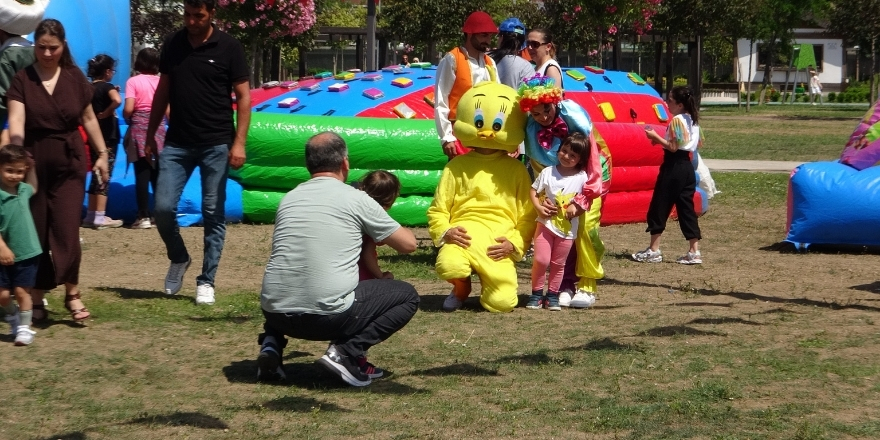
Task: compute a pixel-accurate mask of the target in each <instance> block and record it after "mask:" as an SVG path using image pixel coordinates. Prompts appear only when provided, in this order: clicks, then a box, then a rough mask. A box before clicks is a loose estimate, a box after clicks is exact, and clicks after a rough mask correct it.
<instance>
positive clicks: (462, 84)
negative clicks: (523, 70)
mask: <svg viewBox="0 0 880 440" xmlns="http://www.w3.org/2000/svg"><path fill="white" fill-rule="evenodd" d="M449 53H450V54H452V56H453V57H455V84H453V85H452V90H450V91H449V99H447V100H446V102H448V103H449V121H450V122H451V121H454V120H455V113H456V109H457V107H458V100H459V99H461V96H462V95H464V94H465V92H467V91H468V90H470V89H471V87H473V86H474V84H473V81H472V80H471V63H470V62H469V61H468V56H467V53H465V52H464V51H463V50H461V48H460V47H456V48H455V49H452V50H450V51H449ZM483 61H484V62H485V63H486V69H488V70H489V78H490V79H491V80H492V81H498V74H497V72H496V71H495V62H494V61H492V58H489V55H485V54H484V55H483Z"/></svg>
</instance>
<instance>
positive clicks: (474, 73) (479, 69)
mask: <svg viewBox="0 0 880 440" xmlns="http://www.w3.org/2000/svg"><path fill="white" fill-rule="evenodd" d="M461 30H462V32H464V43H463V44H462V45H461V46H459V47H456V48H455V49H452V50H451V51H449V53H447V54H446V56H445V57H443V59H442V60H440V64H438V65H437V82H436V83H435V85H434V123H435V124H437V135H439V136H440V143H441V144H442V145H443V154H445V155H446V156H448V157H449V159H452V158H453V157H455V156H456V155H458V154H462V153H463V152H465V151H466V150H464V148H463V147H461V145H460V144H458V146H456V144H457V142H456V139H455V136H454V135H453V134H452V124H453V123H454V122H455V108H456V106H457V105H458V100H459V98H461V95H463V94H464V93H465V92H467V91H468V90H470V88H471V87H473V86H474V85H475V84H478V83H480V82H482V81H493V82H498V73H497V70H496V67H495V61H493V60H492V58H490V57H489V56H488V55H486V52H487V51H488V50H489V46H490V45H491V44H492V38H493V37H494V36H495V35H496V34H497V33H498V26H495V22H494V21H493V20H492V17H491V16H489V14H487V13H485V12H483V11H477V12H474V13H472V14H471V15H469V16H468V18H467V20H465V22H464V26H462V28H461Z"/></svg>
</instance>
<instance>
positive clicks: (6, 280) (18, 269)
mask: <svg viewBox="0 0 880 440" xmlns="http://www.w3.org/2000/svg"><path fill="white" fill-rule="evenodd" d="M39 265H40V256H39V255H37V256H36V257H31V258H28V259H27V260H22V261H19V262H17V263H15V264H13V265H11V266H2V265H0V288H6V289H9V290H12V289H13V288H14V287H26V288H31V287H34V284H35V283H36V282H37V267H38V266H39Z"/></svg>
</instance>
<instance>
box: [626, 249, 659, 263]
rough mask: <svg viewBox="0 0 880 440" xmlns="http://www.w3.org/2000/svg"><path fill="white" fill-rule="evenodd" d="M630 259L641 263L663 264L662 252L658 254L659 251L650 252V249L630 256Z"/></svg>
mask: <svg viewBox="0 0 880 440" xmlns="http://www.w3.org/2000/svg"><path fill="white" fill-rule="evenodd" d="M632 258H633V260H636V261H639V262H642V263H661V262H663V252H660V249H657V250H656V251H652V250H651V248H647V249H645V250H643V251H639V252H636V253H634V254H632Z"/></svg>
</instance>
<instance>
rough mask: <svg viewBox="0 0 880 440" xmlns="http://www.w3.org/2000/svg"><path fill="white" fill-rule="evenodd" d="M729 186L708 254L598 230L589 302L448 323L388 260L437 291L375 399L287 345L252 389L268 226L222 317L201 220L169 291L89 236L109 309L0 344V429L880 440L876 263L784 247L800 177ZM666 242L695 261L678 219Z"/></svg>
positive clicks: (372, 392) (92, 295)
mask: <svg viewBox="0 0 880 440" xmlns="http://www.w3.org/2000/svg"><path fill="white" fill-rule="evenodd" d="M823 111H824V109H823ZM706 114H707V115H710V114H711V111H707V112H706ZM732 116H733V117H743V116H742V115H732ZM857 117H858V116H855V118H857ZM712 121H713V120H711V119H707V121H706V123H707V126H706V127H705V129H706V130H707V131H708V130H710V126H711V122H712ZM717 121H719V122H718V125H716V127H720V126H726V124H729V123H731V122H723V121H720V120H717ZM838 122H840V123H845V124H848V125H854V122H855V119H847V120H845V121H843V120H841V121H838ZM764 124H765V118H764V117H763V115H762V116H758V117H756V119H755V120H753V122H752V123H751V126H752V127H753V129H755V130H763V128H761V127H763V126H764ZM767 124H770V123H769V122H767ZM746 126H748V124H747V125H746ZM805 127H812V128H805V129H809V130H813V131H817V130H818V129H816V128H815V125H809V126H805ZM850 129H851V128H850ZM712 130H718V128H714V129H712ZM710 133H711V132H710ZM767 133H770V134H768V135H767V136H768V137H772V136H777V142H778V141H779V139H778V136H779V135H778V132H774V131H771V130H769V129H768V131H767ZM773 133H776V134H773ZM710 135H711V134H710ZM715 136H716V137H717V135H715ZM767 142H771V141H770V140H768V141H767ZM837 142H838V144H840V145H841V146H840V148H842V143H843V142H844V141H843V140H838V141H837ZM795 150H796V148H795V147H794V146H793V147H792V151H795ZM829 151H830V150H829ZM838 153H839V151H838ZM707 155H708V154H707ZM746 158H749V159H751V158H753V157H746ZM785 159H786V160H795V159H793V158H791V157H786V158H785ZM714 177H715V180H716V182H717V184H718V187H719V188H720V189H721V191H722V193H721V194H720V195H718V196H717V197H716V198H714V199H713V200H712V202H711V208H710V211H709V212H708V213H707V214H706V215H704V216H703V217H702V218H701V219H700V225H701V228H702V229H703V234H704V241H703V251H704V259H705V263H704V264H703V265H701V266H682V265H677V264H674V263H668V262H664V263H660V264H641V263H635V262H633V261H632V260H631V259H630V258H629V254H630V253H632V252H634V251H636V250H639V249H641V248H644V246H645V245H646V244H647V241H648V236H647V234H646V233H645V232H644V224H633V225H619V226H611V227H605V228H602V230H601V234H602V238H603V240H604V241H605V244H606V247H607V250H606V257H605V260H604V262H603V265H604V267H605V270H606V278H605V279H604V280H602V281H601V282H600V285H599V289H600V290H599V301H598V302H597V304H596V306H595V307H593V308H592V309H588V310H568V309H566V310H564V311H562V312H549V311H545V310H538V311H533V310H526V309H524V308H523V307H519V308H517V309H515V310H514V311H513V312H512V313H509V314H491V313H487V312H483V311H482V310H481V309H480V308H479V304H478V301H477V299H476V298H475V297H471V298H469V299H468V301H467V302H466V304H465V307H464V309H463V310H460V311H458V312H456V313H443V312H440V311H439V310H440V308H441V304H442V301H443V299H444V297H445V296H446V294H447V293H448V289H449V287H448V284H446V283H443V282H440V281H438V280H437V278H436V275H435V274H434V272H433V261H434V250H433V249H431V248H429V247H427V246H426V247H423V248H420V249H419V250H418V251H417V252H416V253H415V254H414V255H410V256H403V257H402V256H397V255H392V254H391V253H389V252H387V250H384V249H383V250H382V253H381V257H380V258H381V261H380V264H381V265H382V267H383V269H385V270H390V271H392V272H393V273H395V275H396V277H397V278H399V279H405V280H407V281H410V282H412V283H413V284H414V285H415V286H416V287H417V289H418V290H419V293H420V295H421V298H422V301H421V305H420V310H419V312H418V313H417V314H416V316H415V317H414V318H413V320H412V321H411V322H410V324H409V325H408V326H407V327H406V328H405V329H403V331H401V332H399V333H398V334H396V335H394V336H393V337H392V338H391V339H390V340H388V341H387V342H385V343H382V344H380V345H378V346H376V347H375V348H374V349H373V350H371V352H370V360H371V361H372V362H374V363H375V364H377V365H379V366H380V367H382V368H385V369H387V370H389V371H390V372H391V373H392V374H391V375H390V377H388V378H383V379H378V380H375V381H374V383H373V384H372V385H370V386H369V387H366V388H363V389H354V388H350V387H347V386H345V385H344V384H342V382H341V381H339V380H338V379H337V378H336V377H334V376H332V375H330V374H328V373H327V372H325V371H324V370H323V369H321V368H320V367H319V366H317V365H316V364H315V363H314V361H315V360H316V359H317V358H318V357H320V356H321V354H323V352H324V350H325V349H326V343H325V342H308V341H291V342H290V344H289V345H288V347H287V349H286V350H285V357H284V362H285V370H286V372H287V375H288V380H287V381H286V382H284V383H278V384H262V383H257V382H256V362H255V359H256V354H257V349H258V346H257V343H256V336H257V334H258V333H259V332H260V329H261V326H262V315H261V312H260V306H259V289H260V282H261V277H262V270H263V267H264V264H265V262H266V260H267V258H268V255H269V247H270V244H271V240H270V238H271V232H272V227H271V225H231V226H230V227H229V228H228V235H227V242H226V249H225V251H224V256H223V260H222V261H221V266H220V270H219V272H218V280H217V282H218V295H217V304H216V305H215V306H213V307H196V306H195V305H194V303H193V300H192V299H193V296H194V288H193V286H191V285H190V284H192V283H190V281H192V280H193V279H194V278H195V273H196V272H198V270H197V269H196V268H198V267H199V266H200V261H197V259H200V258H201V248H200V243H201V237H202V230H201V229H200V228H184V229H183V230H182V234H184V238H185V240H186V242H187V244H188V245H190V252H191V253H192V254H193V258H194V261H193V267H192V268H191V269H190V271H189V273H188V275H187V277H188V278H187V283H188V284H187V285H186V286H185V287H184V290H183V291H182V292H181V294H180V295H177V296H171V297H169V296H165V295H164V294H162V293H159V292H158V288H159V286H161V280H162V278H163V277H164V274H165V273H164V271H165V269H166V267H167V266H166V261H165V260H164V251H163V248H162V246H161V243H160V241H159V238H158V234H157V233H156V232H155V230H152V231H134V230H124V229H116V230H104V231H92V230H84V231H83V232H82V235H83V238H84V240H85V245H84V258H83V280H82V287H83V290H84V295H83V298H84V300H85V301H86V304H87V305H88V307H89V308H90V309H91V310H92V313H93V314H94V318H93V319H92V320H90V321H89V323H88V325H87V326H85V327H80V326H79V325H76V324H73V323H72V322H71V321H70V319H69V318H68V316H67V315H66V314H64V313H63V308H62V306H61V304H60V295H59V293H58V292H55V293H53V294H52V295H50V296H49V301H50V307H49V308H50V310H52V311H53V314H52V318H53V319H52V321H51V323H50V324H49V325H47V326H43V327H40V328H38V334H37V339H36V342H35V343H34V345H32V346H30V347H26V348H19V347H13V346H12V344H11V342H10V340H11V339H10V338H8V337H2V338H0V340H2V341H3V343H2V344H0V365H3V366H4V367H5V368H3V369H2V370H0V387H2V389H3V391H4V397H5V404H4V405H2V406H0V416H2V418H3V420H4V423H2V424H0V439H4V440H5V439H16V440H17V439H45V440H50V439H64V440H95V439H114V440H115V439H124V440H125V439H165V438H187V439H343V438H353V437H356V438H367V439H374V438H375V439H474V438H480V439H503V438H504V439H506V438H537V439H544V438H558V439H594V438H597V439H718V440H721V439H731V440H732V439H798V440H810V439H816V440H818V439H876V438H880V409H878V408H880V363H878V362H877V359H878V358H880V327H878V325H877V323H878V322H880V281H878V279H877V275H876V274H877V267H880V255H877V254H876V253H871V252H867V251H853V250H849V251H847V252H840V253H817V252H811V253H806V254H792V253H781V252H779V251H778V250H777V249H776V248H775V244H776V243H778V242H779V241H780V240H781V239H782V238H784V220H785V191H786V185H787V178H788V176H787V174H784V173H778V174H761V173H716V174H715V175H714ZM417 232H418V235H419V236H420V237H422V238H424V237H425V233H424V230H418V231H417ZM150 234H152V235H150ZM143 237H148V238H147V239H144V238H143ZM150 237H154V238H150ZM135 238H137V239H138V240H139V241H134V239H135ZM132 243H135V244H132ZM425 244H426V245H427V243H425ZM380 249H382V248H380ZM663 250H664V251H665V252H666V254H665V255H667V256H671V257H672V258H670V260H672V259H674V256H675V255H677V254H679V253H681V252H683V251H684V250H686V242H685V241H684V240H683V239H682V238H681V234H680V232H679V231H678V227H677V225H676V224H675V222H670V224H669V227H668V229H667V234H666V235H664V242H663ZM117 267H123V268H127V269H125V270H121V271H120V270H116V269H115V268H117ZM519 270H520V276H521V279H520V287H521V288H520V303H521V304H524V303H525V299H526V298H527V295H528V290H529V289H528V279H529V273H528V272H529V265H528V263H521V264H520V265H519ZM475 290H478V287H477V288H475ZM0 330H3V331H5V327H3V325H2V323H0Z"/></svg>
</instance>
